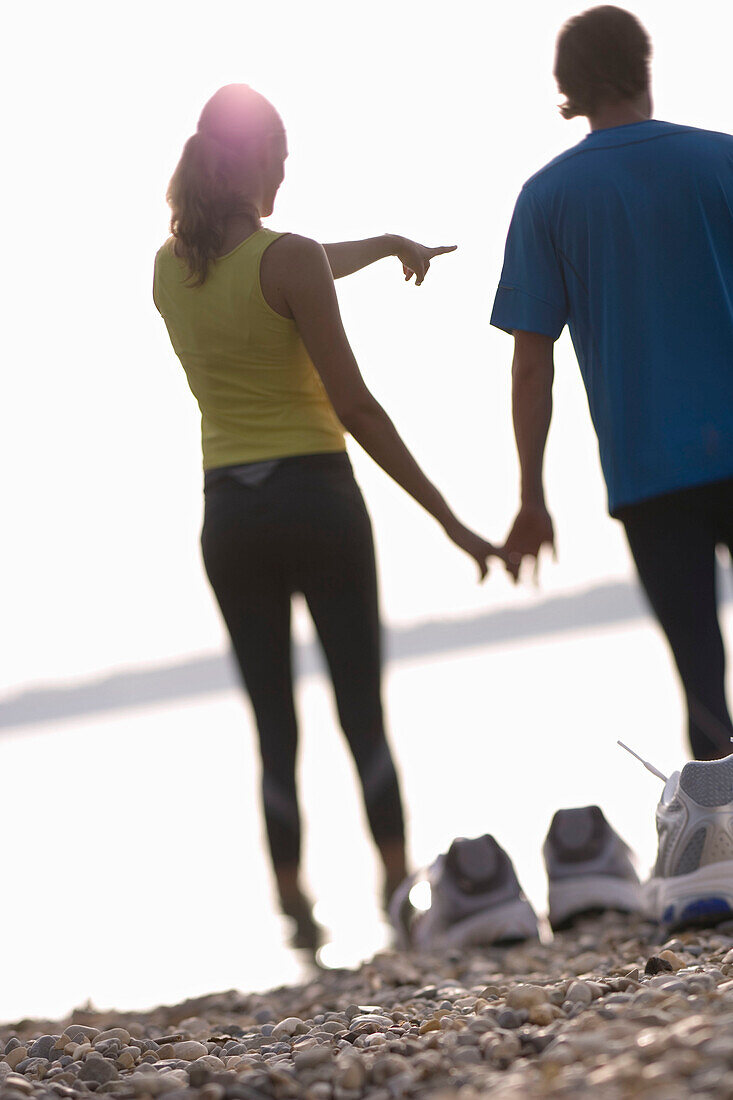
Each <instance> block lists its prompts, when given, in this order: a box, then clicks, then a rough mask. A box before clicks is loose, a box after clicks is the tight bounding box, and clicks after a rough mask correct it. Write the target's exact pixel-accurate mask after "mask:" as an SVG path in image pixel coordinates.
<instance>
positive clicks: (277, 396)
mask: <svg viewBox="0 0 733 1100" xmlns="http://www.w3.org/2000/svg"><path fill="white" fill-rule="evenodd" d="M282 235H283V234H282V233H274V232H272V230H270V229H258V230H257V232H256V233H253V234H252V235H251V236H250V237H247V239H246V240H244V241H242V243H241V244H240V245H238V246H237V247H236V248H235V249H233V250H232V251H231V252H228V253H227V254H226V255H225V256H222V257H220V258H219V259H218V260H217V261H216V262H215V263H214V264H212V265H211V267H210V268H209V274H208V277H207V279H206V281H205V283H204V284H203V285H202V286H200V287H191V286H189V285H187V284H186V279H187V268H186V266H185V264H184V263H183V262H182V261H181V260H179V259H178V257H177V256H176V255H175V253H174V251H173V238H169V240H167V241H166V243H165V244H164V245H163V247H162V248H161V249H160V250H159V252H158V254H157V256H156V257H155V276H154V281H153V298H154V300H155V304H156V306H157V307H158V310H159V311H160V313H161V314H162V316H163V319H164V321H165V323H166V327H167V329H168V334H169V336H170V338H171V343H172V344H173V349H174V351H175V353H176V355H177V356H178V358H179V359H180V361H181V363H182V365H183V369H184V370H185V372H186V377H187V379H188V384H189V386H190V388H191V391H192V393H193V395H194V397H195V398H196V400H197V401H198V404H199V408H200V409H201V441H202V447H203V454H204V469H205V470H209V469H213V468H214V467H217V466H231V465H236V464H238V463H244V462H258V461H260V460H263V459H268V458H285V457H286V456H288V455H300V454H320V453H324V452H330V451H343V450H345V449H346V445H345V442H344V430H343V428H342V426H341V424H340V423H339V420H338V418H337V416H336V413H335V412H334V410H333V406H332V405H331V402H330V401H329V399H328V395H327V394H326V391H325V389H324V387H323V383H322V382H321V379H320V377H319V375H318V372H317V371H316V369H315V367H314V366H313V363H312V362H311V360H310V357H309V355H308V353H307V351H306V349H305V347H304V345H303V341H302V340H301V338H300V335H299V333H298V330H297V328H296V326H295V322H294V321H293V320H291V319H289V318H287V317H282V316H281V315H280V314H279V313H276V312H275V310H274V309H272V308H271V307H270V306H269V305H268V304H267V302H266V301H265V299H264V297H263V294H262V288H261V286H260V260H261V259H262V255H263V253H264V252H265V250H266V249H267V248H268V247H269V245H271V244H272V242H273V241H276V240H277V239H278V237H281V236H282Z"/></svg>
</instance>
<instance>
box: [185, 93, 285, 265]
mask: <svg viewBox="0 0 733 1100" xmlns="http://www.w3.org/2000/svg"><path fill="white" fill-rule="evenodd" d="M282 132H284V128H283V124H282V121H281V119H280V116H279V115H278V113H277V111H276V110H275V108H274V107H273V106H272V104H271V103H270V102H269V101H268V100H267V99H265V97H264V96H261V95H260V94H259V92H255V91H254V90H253V89H252V88H250V87H249V85H248V84H227V85H225V87H223V88H220V89H219V91H218V92H215V93H214V95H213V96H212V97H211V99H210V100H209V101H208V103H207V104H206V106H205V107H204V109H203V111H202V112H201V117H200V118H199V121H198V125H197V127H196V133H195V134H193V136H192V137H190V138H189V139H188V141H187V142H186V144H185V145H184V147H183V152H182V154H181V159H180V160H179V162H178V165H177V166H176V170H175V172H174V173H173V176H172V178H171V181H170V184H169V185H168V192H167V195H166V198H167V200H168V205H169V206H170V208H171V233H172V234H173V236H174V238H175V241H176V252H177V254H178V255H179V256H180V257H181V258H182V259H183V260H185V262H186V264H187V266H188V269H189V272H190V284H191V285H192V286H201V284H202V283H204V282H205V281H206V276H207V275H208V271H209V265H210V264H211V262H212V261H213V260H214V259H215V258H216V256H217V255H218V254H219V252H220V251H221V246H222V242H223V239H224V230H225V224H226V218H227V216H228V215H229V214H232V213H234V212H235V211H239V210H242V209H244V208H245V207H246V203H245V201H244V200H243V199H242V197H241V195H240V194H239V193H238V186H237V183H238V181H239V180H241V177H242V173H243V171H244V170H245V169H246V167H247V164H248V162H251V161H252V159H253V158H254V157H255V156H256V155H257V154H258V153H259V152H260V151H261V150H262V149H263V148H264V146H265V144H266V142H267V141H268V140H269V138H270V137H271V135H273V134H277V133H282ZM252 211H253V213H254V214H255V216H256V215H257V212H256V211H255V210H254V208H252Z"/></svg>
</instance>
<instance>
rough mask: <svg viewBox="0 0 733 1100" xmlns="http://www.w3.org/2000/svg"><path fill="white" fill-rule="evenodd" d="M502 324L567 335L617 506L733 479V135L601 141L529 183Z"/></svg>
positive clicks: (515, 230)
mask: <svg viewBox="0 0 733 1100" xmlns="http://www.w3.org/2000/svg"><path fill="white" fill-rule="evenodd" d="M491 323H492V324H493V325H496V326H497V327H498V328H501V329H504V330H506V331H507V332H512V331H513V330H515V329H517V330H521V331H525V332H538V333H543V334H544V335H546V336H550V337H552V339H553V340H556V339H557V337H558V336H559V335H560V333H561V332H562V330H563V328H564V326H565V324H567V325H568V326H569V328H570V335H571V337H572V340H573V346H574V348H575V353H576V355H577V357H578V363H579V364H580V370H581V372H582V375H583V381H584V382H585V386H586V390H587V393H588V404H589V405H590V411H591V416H592V418H593V424H594V426H595V429H596V433H597V435H598V442H599V447H600V454H601V465H602V467H603V473H604V476H605V479H606V484H607V486H608V498H609V508H610V510H611V512H614V511H616V510H617V509H618V508H621V507H622V506H623V505H626V504H633V503H636V502H638V501H641V500H646V499H648V498H651V497H655V496H659V495H661V494H663V493H668V492H673V491H674V490H676V489H683V488H687V487H690V486H693V485H702V484H706V483H708V482H713V481H718V480H722V479H724V478H728V477H733V137H731V136H730V135H728V134H717V133H712V132H710V131H707V130H696V129H693V128H691V127H688V126H675V125H673V124H671V123H668V122H657V121H655V120H650V121H648V122H639V123H634V124H632V125H629V126H615V127H612V128H610V129H606V130H595V131H593V132H592V133H590V134H589V135H588V136H587V137H586V138H584V140H583V141H581V142H580V143H579V144H578V145H575V146H574V147H573V148H572V149H569V150H568V151H567V152H565V153H563V154H562V155H561V156H559V157H556V158H555V160H553V161H551V162H550V163H549V164H548V165H546V167H545V168H543V169H542V170H541V171H540V172H538V173H537V174H536V175H534V176H532V178H531V179H530V180H528V181H527V183H526V184H525V185H524V187H523V189H522V191H521V193H520V195H519V198H518V200H517V205H516V207H515V210H514V216H513V218H512V223H511V226H510V228H509V235H508V238H507V244H506V254H505V258H504V268H503V271H502V275H501V282H500V284H499V289H498V291H497V294H496V300H495V302H494V309H493V313H492V315H491Z"/></svg>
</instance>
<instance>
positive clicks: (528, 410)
mask: <svg viewBox="0 0 733 1100" xmlns="http://www.w3.org/2000/svg"><path fill="white" fill-rule="evenodd" d="M554 376H555V364H554V358H553V341H552V339H551V338H550V337H549V336H542V335H541V334H539V333H536V332H518V331H517V332H515V333H514V360H513V363H512V418H513V421H514V438H515V439H516V443H517V453H518V455H519V468H520V478H521V481H520V507H519V511H518V513H517V515H516V518H515V520H514V523H513V525H512V529H511V531H510V533H509V537H508V538H507V541H506V544H505V550H506V553H507V559H508V562H509V568H510V570H511V572H512V573H513V575H514V577H515V579H516V577H517V576H518V574H519V567H520V565H521V563H522V559H523V558H524V557H533V558H535V559H536V558H537V555H538V554H539V552H540V549H541V547H542V546H543V545H545V544H549V545H550V546H553V547H554V545H555V533H554V530H553V525H552V518H551V516H550V514H549V512H548V511H547V506H546V504H545V490H544V481H543V465H544V457H545V446H546V443H547V433H548V431H549V428H550V420H551V418H552V383H553V380H554Z"/></svg>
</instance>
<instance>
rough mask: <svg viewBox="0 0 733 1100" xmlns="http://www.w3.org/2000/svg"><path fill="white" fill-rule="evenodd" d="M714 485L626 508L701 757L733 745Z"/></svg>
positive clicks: (721, 752) (640, 565) (719, 753)
mask: <svg viewBox="0 0 733 1100" xmlns="http://www.w3.org/2000/svg"><path fill="white" fill-rule="evenodd" d="M710 488H711V487H709V486H703V487H701V489H699V490H684V491H682V492H680V493H673V494H669V495H667V496H664V497H656V498H654V499H653V500H650V501H645V502H643V503H642V504H637V505H633V506H632V507H629V508H626V509H624V510H623V512H622V514H621V519H622V522H623V524H624V527H625V528H626V535H627V538H628V541H629V546H630V548H631V553H632V555H633V557H634V562H635V563H636V568H637V571H638V574H639V578H640V580H641V583H642V585H643V587H644V590H645V592H646V595H647V597H648V599H649V603H650V604H651V606H652V609H653V611H654V613H655V615H656V617H657V619H658V620H659V623H660V625H661V626H662V629H663V630H664V632H665V634H666V636H667V640H668V642H669V644H670V647H671V649H672V653H673V656H674V659H675V663H676V665H677V669H678V671H679V674H680V678H681V680H682V686H683V688H684V692H685V698H686V701H687V710H688V731H689V738H690V746H691V748H692V753H693V756H694V757H695V758H696V759H697V760H712V759H717V758H719V757H722V756H727V755H729V754H730V753H731V751H733V745H731V741H730V738H731V737H732V736H733V723H731V717H730V714H729V712H728V707H727V704H726V698H725V652H724V649H723V640H722V637H721V633H720V624H719V622H718V609H717V599H716V591H715V548H716V542H718V541H720V540H721V535H720V530H719V528H720V523H719V519H718V518H717V517H716V515H715V512H714V511H712V512H711V510H710V508H709V507H708V504H709V499H708V498H709V496H710V493H709V489H710Z"/></svg>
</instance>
